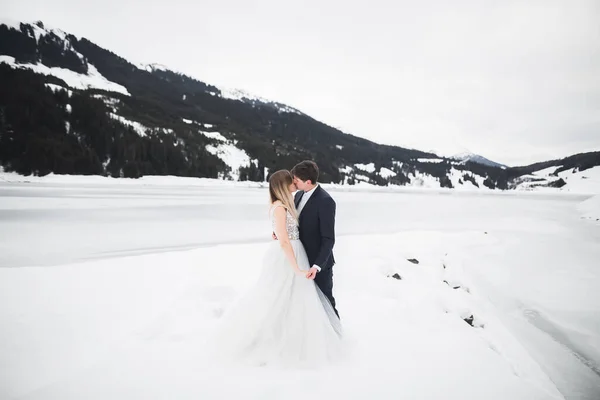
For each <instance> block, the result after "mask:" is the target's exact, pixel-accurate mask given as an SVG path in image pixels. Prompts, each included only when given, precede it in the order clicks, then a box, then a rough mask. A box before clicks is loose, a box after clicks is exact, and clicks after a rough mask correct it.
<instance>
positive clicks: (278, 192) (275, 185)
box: [269, 169, 298, 219]
mask: <svg viewBox="0 0 600 400" xmlns="http://www.w3.org/2000/svg"><path fill="white" fill-rule="evenodd" d="M293 182H294V178H293V177H292V174H291V173H290V171H288V170H287V169H282V170H279V171H277V172H274V173H273V174H272V175H271V177H270V178H269V195H270V196H271V204H273V203H275V202H276V201H277V200H279V201H281V203H282V204H283V206H284V207H285V208H286V209H287V210H288V211H289V212H290V214H292V216H293V217H294V218H296V219H298V215H297V212H296V207H295V206H294V200H293V198H292V194H291V193H290V192H289V189H288V188H289V187H290V185H291V184H292V183H293Z"/></svg>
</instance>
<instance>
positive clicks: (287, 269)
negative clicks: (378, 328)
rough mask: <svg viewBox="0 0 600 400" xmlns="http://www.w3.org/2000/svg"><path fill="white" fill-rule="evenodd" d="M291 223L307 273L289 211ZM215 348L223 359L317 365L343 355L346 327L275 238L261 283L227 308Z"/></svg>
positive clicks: (294, 242)
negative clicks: (295, 266) (292, 263)
mask: <svg viewBox="0 0 600 400" xmlns="http://www.w3.org/2000/svg"><path fill="white" fill-rule="evenodd" d="M273 210H274V209H272V210H271V221H272V223H273V226H274V224H275V221H274V217H273ZM286 227H287V234H288V237H289V239H290V242H291V244H292V247H293V249H294V254H295V256H296V260H297V261H298V265H299V267H300V269H302V270H306V271H308V270H309V268H310V266H309V263H308V257H307V256H306V252H305V250H304V247H303V246H302V243H301V242H300V240H299V232H298V222H297V221H296V219H295V218H294V217H293V216H292V215H291V214H290V213H289V212H287V218H286ZM212 346H213V349H212V350H213V354H215V355H216V356H217V357H218V358H219V359H221V360H224V361H237V362H242V363H247V364H250V365H260V366H263V365H277V366H293V367H297V366H317V365H323V364H328V363H330V362H332V361H335V360H336V359H338V358H339V357H340V356H341V355H342V342H341V325H340V321H339V319H338V318H337V316H336V315H335V312H334V311H333V308H332V307H331V304H330V303H329V301H328V300H327V298H326V297H325V296H324V295H323V293H322V292H321V291H320V290H319V288H318V287H317V286H316V285H315V283H314V281H312V280H309V279H306V278H305V277H304V276H303V275H300V274H297V273H295V272H294V270H293V269H292V266H291V265H290V263H289V261H288V260H287V258H286V256H285V253H284V251H283V249H282V248H281V247H280V244H279V241H273V242H272V243H271V244H270V245H269V249H268V250H267V252H266V254H265V256H264V259H263V270H262V273H261V274H260V277H259V278H258V281H257V282H256V284H255V285H254V286H252V287H251V288H250V289H249V290H248V291H247V292H246V293H245V294H244V295H243V296H241V297H240V298H239V299H238V300H237V301H235V302H234V304H233V305H232V306H231V307H230V308H229V309H228V310H226V311H225V314H224V316H223V317H222V321H220V324H219V327H218V329H217V333H216V335H215V337H214V343H212Z"/></svg>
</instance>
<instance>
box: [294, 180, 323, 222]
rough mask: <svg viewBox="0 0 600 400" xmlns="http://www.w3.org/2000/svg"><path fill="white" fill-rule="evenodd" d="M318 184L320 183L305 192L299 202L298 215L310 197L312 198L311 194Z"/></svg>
mask: <svg viewBox="0 0 600 400" xmlns="http://www.w3.org/2000/svg"><path fill="white" fill-rule="evenodd" d="M317 186H319V184H317V185H315V187H314V188H312V189H311V190H309V191H308V192H304V195H303V196H302V199H300V204H298V215H300V213H301V212H302V209H303V208H304V206H305V205H306V203H308V199H310V196H312V195H313V193H314V192H315V189H316V188H317Z"/></svg>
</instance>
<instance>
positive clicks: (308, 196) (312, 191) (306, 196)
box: [298, 183, 321, 272]
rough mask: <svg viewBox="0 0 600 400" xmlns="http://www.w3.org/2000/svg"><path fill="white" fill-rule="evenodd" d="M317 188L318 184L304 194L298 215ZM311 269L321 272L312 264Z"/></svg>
mask: <svg viewBox="0 0 600 400" xmlns="http://www.w3.org/2000/svg"><path fill="white" fill-rule="evenodd" d="M317 186H319V184H318V183H317V184H316V185H315V187H314V188H312V189H311V190H309V191H308V192H304V195H302V199H300V204H298V215H300V213H302V210H303V209H304V206H305V205H306V203H308V200H309V199H310V196H312V195H313V193H314V192H315V189H316V188H317ZM313 267H314V268H316V269H317V271H318V272H321V267H319V266H318V265H317V264H313Z"/></svg>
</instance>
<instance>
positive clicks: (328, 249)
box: [294, 186, 339, 317]
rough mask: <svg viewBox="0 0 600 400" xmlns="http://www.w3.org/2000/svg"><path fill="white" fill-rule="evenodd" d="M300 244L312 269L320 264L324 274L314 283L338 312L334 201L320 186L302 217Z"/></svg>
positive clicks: (295, 201)
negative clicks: (335, 297) (334, 282)
mask: <svg viewBox="0 0 600 400" xmlns="http://www.w3.org/2000/svg"><path fill="white" fill-rule="evenodd" d="M303 195H304V192H303V191H298V193H296V197H295V198H294V203H295V205H296V208H298V205H299V204H300V200H302V196H303ZM299 228H300V241H301V242H302V245H303V246H304V249H305V250H306V254H307V255H308V261H309V263H310V265H311V266H313V265H315V264H316V265H318V266H319V267H321V272H319V273H317V277H316V278H315V283H316V284H317V286H318V287H319V289H321V291H322V292H323V294H324V295H325V296H326V297H327V299H329V302H330V303H331V306H332V307H333V309H334V311H335V313H336V314H337V315H338V317H339V314H338V311H337V309H336V308H335V299H334V298H333V265H334V264H335V259H334V258H333V245H334V244H335V201H334V200H333V199H332V198H331V196H330V195H329V193H327V192H326V191H325V190H324V189H322V188H321V186H317V187H316V188H315V191H314V192H313V194H312V195H311V196H310V198H309V199H308V201H307V202H306V204H305V205H304V208H303V209H302V212H301V213H300V218H299Z"/></svg>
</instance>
